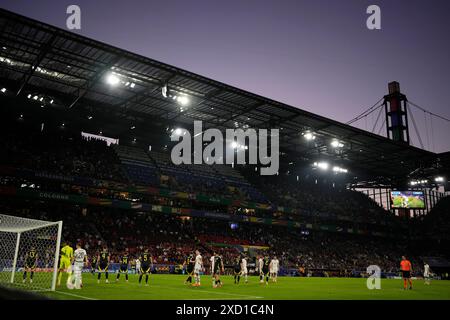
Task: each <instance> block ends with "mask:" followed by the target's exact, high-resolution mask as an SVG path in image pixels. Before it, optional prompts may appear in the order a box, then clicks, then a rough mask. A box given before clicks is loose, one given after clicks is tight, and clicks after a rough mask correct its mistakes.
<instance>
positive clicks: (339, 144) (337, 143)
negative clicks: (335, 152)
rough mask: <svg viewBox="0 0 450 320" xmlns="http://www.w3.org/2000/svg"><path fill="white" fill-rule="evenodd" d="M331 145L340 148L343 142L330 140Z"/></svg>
mask: <svg viewBox="0 0 450 320" xmlns="http://www.w3.org/2000/svg"><path fill="white" fill-rule="evenodd" d="M331 146H332V147H333V148H342V147H343V146H344V144H343V143H342V142H339V141H338V140H333V141H331Z"/></svg>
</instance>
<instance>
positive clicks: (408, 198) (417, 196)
mask: <svg viewBox="0 0 450 320" xmlns="http://www.w3.org/2000/svg"><path fill="white" fill-rule="evenodd" d="M391 208H392V209H425V196H424V194H423V191H391Z"/></svg>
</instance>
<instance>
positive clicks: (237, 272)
mask: <svg viewBox="0 0 450 320" xmlns="http://www.w3.org/2000/svg"><path fill="white" fill-rule="evenodd" d="M233 269H234V284H239V281H240V280H241V273H242V259H241V258H240V257H237V258H236V261H235V263H234V267H233Z"/></svg>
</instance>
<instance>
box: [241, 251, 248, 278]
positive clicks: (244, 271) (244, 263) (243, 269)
mask: <svg viewBox="0 0 450 320" xmlns="http://www.w3.org/2000/svg"><path fill="white" fill-rule="evenodd" d="M241 275H242V276H244V278H245V283H247V282H248V270H247V258H246V257H243V258H242V260H241Z"/></svg>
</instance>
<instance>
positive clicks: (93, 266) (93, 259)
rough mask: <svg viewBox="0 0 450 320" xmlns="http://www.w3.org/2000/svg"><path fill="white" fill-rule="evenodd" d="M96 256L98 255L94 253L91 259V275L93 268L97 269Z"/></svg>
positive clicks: (93, 273)
mask: <svg viewBox="0 0 450 320" xmlns="http://www.w3.org/2000/svg"><path fill="white" fill-rule="evenodd" d="M97 257H98V255H97V254H94V255H93V256H92V259H91V273H92V275H93V276H95V270H97V263H98V261H97Z"/></svg>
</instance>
